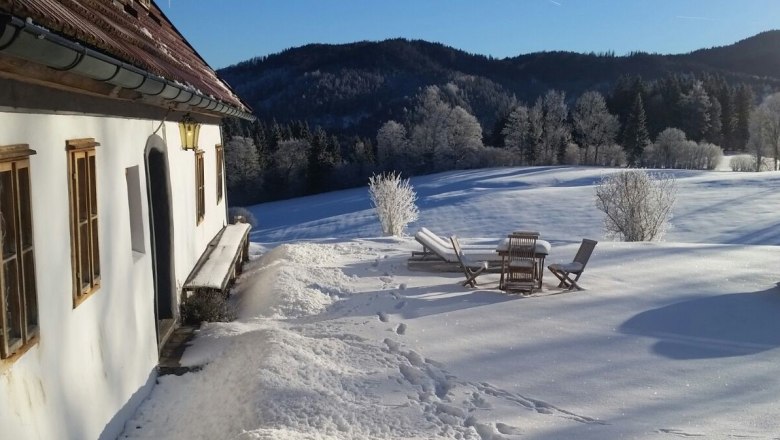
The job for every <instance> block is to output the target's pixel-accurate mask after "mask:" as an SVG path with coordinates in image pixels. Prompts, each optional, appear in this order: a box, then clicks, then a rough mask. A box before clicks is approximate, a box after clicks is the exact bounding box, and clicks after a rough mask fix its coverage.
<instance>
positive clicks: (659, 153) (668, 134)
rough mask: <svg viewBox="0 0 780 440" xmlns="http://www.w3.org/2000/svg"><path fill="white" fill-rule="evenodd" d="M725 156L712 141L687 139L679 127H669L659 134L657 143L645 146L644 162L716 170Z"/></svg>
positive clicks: (691, 168)
mask: <svg viewBox="0 0 780 440" xmlns="http://www.w3.org/2000/svg"><path fill="white" fill-rule="evenodd" d="M722 157H723V150H722V149H721V148H720V147H719V146H717V145H713V144H710V143H706V142H702V143H698V144H697V143H696V142H694V141H690V140H687V139H686V138H685V133H684V132H683V131H682V130H680V129H677V128H667V129H665V130H664V131H662V132H661V133H659V134H658V137H657V138H656V140H655V143H653V144H650V145H648V146H647V147H645V150H644V153H643V154H642V163H644V165H645V166H648V167H655V168H678V169H686V170H714V169H715V168H717V166H718V164H719V163H720V160H721V158H722Z"/></svg>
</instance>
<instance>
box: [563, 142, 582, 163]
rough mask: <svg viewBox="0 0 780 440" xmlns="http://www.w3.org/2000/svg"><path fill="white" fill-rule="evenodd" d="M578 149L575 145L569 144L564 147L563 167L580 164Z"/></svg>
mask: <svg viewBox="0 0 780 440" xmlns="http://www.w3.org/2000/svg"><path fill="white" fill-rule="evenodd" d="M580 154H582V153H581V151H580V147H579V146H578V145H577V144H569V145H567V146H566V150H565V151H564V153H563V164H564V165H579V164H580Z"/></svg>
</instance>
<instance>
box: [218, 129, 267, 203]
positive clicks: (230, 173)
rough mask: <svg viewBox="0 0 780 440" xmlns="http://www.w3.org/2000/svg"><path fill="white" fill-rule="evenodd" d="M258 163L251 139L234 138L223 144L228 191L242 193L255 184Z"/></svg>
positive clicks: (257, 174) (255, 149)
mask: <svg viewBox="0 0 780 440" xmlns="http://www.w3.org/2000/svg"><path fill="white" fill-rule="evenodd" d="M260 171H261V170H260V161H259V157H258V153H257V148H256V147H255V144H254V142H252V139H250V138H245V137H240V136H234V137H233V138H232V139H231V140H229V141H228V142H227V143H226V144H225V180H226V183H227V187H228V188H229V189H230V190H239V191H244V190H246V189H249V188H251V187H252V186H254V185H255V184H256V183H257V180H258V177H259V176H260Z"/></svg>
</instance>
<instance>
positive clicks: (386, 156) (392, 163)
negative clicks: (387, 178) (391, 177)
mask: <svg viewBox="0 0 780 440" xmlns="http://www.w3.org/2000/svg"><path fill="white" fill-rule="evenodd" d="M376 152H377V163H378V164H379V166H380V167H382V168H383V169H385V170H398V171H406V170H407V167H408V166H409V165H410V163H409V139H408V138H407V136H406V128H405V127H404V126H403V125H401V124H399V123H398V122H395V121H387V122H385V123H384V125H382V127H380V128H379V131H378V132H377V133H376Z"/></svg>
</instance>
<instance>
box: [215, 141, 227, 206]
mask: <svg viewBox="0 0 780 440" xmlns="http://www.w3.org/2000/svg"><path fill="white" fill-rule="evenodd" d="M214 151H215V152H216V156H217V203H219V202H221V201H222V198H223V196H224V188H225V187H224V181H225V174H224V170H225V149H224V148H222V145H221V144H217V145H216V146H215V147H214Z"/></svg>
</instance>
